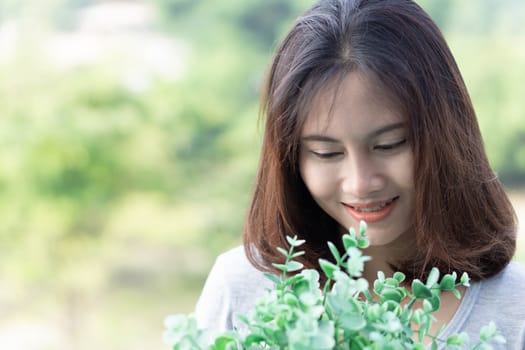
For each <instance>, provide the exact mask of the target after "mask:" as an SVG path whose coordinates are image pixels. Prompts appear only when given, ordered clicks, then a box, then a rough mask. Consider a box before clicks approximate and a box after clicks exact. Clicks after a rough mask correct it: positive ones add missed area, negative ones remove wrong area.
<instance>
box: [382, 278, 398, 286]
mask: <svg viewBox="0 0 525 350" xmlns="http://www.w3.org/2000/svg"><path fill="white" fill-rule="evenodd" d="M385 284H386V285H387V286H390V287H394V288H395V287H398V286H399V281H398V280H396V279H395V278H392V277H389V278H387V279H386V280H385Z"/></svg>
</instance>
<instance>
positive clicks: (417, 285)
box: [412, 280, 432, 299]
mask: <svg viewBox="0 0 525 350" xmlns="http://www.w3.org/2000/svg"><path fill="white" fill-rule="evenodd" d="M412 293H414V296H415V297H416V298H418V299H426V298H430V297H431V296H432V292H431V291H430V289H429V288H428V287H427V286H425V285H424V284H423V283H422V282H421V281H420V280H414V281H413V282H412Z"/></svg>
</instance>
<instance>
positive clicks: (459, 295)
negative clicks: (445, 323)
mask: <svg viewBox="0 0 525 350" xmlns="http://www.w3.org/2000/svg"><path fill="white" fill-rule="evenodd" d="M452 294H454V296H455V297H456V298H458V299H461V293H460V292H459V290H457V289H455V288H454V289H452Z"/></svg>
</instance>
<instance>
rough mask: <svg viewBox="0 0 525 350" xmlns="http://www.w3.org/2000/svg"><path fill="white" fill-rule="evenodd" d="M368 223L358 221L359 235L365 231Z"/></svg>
mask: <svg viewBox="0 0 525 350" xmlns="http://www.w3.org/2000/svg"><path fill="white" fill-rule="evenodd" d="M367 228H368V225H367V224H366V222H364V221H363V220H361V221H359V236H361V237H363V236H364V235H365V233H366V229H367Z"/></svg>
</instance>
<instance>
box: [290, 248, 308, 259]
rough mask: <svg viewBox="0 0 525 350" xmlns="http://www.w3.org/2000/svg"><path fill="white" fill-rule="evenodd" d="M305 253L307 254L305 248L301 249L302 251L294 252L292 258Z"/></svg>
mask: <svg viewBox="0 0 525 350" xmlns="http://www.w3.org/2000/svg"><path fill="white" fill-rule="evenodd" d="M304 254H305V252H304V250H300V251H298V252H295V253H293V254H292V255H291V256H290V258H292V259H295V258H298V257H300V256H301V255H304Z"/></svg>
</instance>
